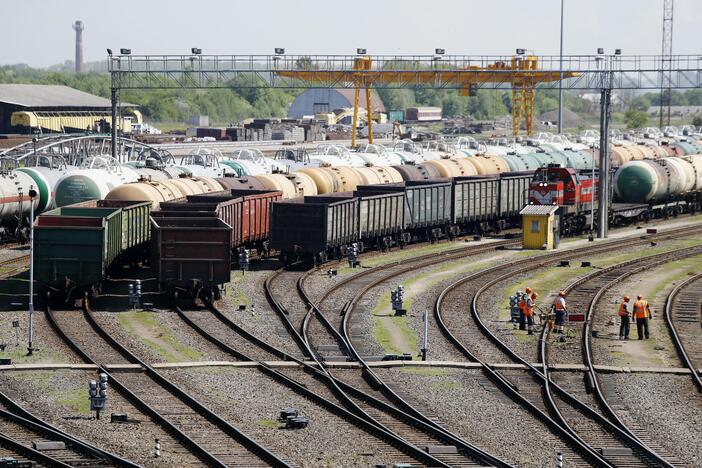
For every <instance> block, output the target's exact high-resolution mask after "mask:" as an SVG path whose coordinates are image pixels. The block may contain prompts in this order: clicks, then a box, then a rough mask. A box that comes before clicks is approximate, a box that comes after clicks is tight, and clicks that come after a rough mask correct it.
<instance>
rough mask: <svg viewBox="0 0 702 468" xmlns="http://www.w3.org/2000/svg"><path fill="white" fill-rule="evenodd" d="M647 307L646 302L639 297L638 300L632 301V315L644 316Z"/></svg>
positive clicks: (638, 317) (640, 317)
mask: <svg viewBox="0 0 702 468" xmlns="http://www.w3.org/2000/svg"><path fill="white" fill-rule="evenodd" d="M647 307H648V302H647V301H645V300H643V299H641V300H640V301H636V302H634V317H636V318H637V319H642V318H646V308H647Z"/></svg>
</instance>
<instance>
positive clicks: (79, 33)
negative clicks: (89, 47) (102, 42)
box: [73, 20, 85, 73]
mask: <svg viewBox="0 0 702 468" xmlns="http://www.w3.org/2000/svg"><path fill="white" fill-rule="evenodd" d="M73 29H75V30H76V73H82V72H83V29H85V27H84V26H83V22H82V21H81V20H77V21H76V22H75V23H73Z"/></svg>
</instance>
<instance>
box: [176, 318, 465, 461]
mask: <svg viewBox="0 0 702 468" xmlns="http://www.w3.org/2000/svg"><path fill="white" fill-rule="evenodd" d="M209 309H210V311H211V312H212V315H209V314H208V315H204V314H203V315H201V317H199V318H198V319H196V320H192V319H191V317H192V314H190V313H188V312H185V311H183V310H182V309H179V308H177V309H176V312H177V313H178V315H179V316H180V317H181V318H182V319H183V320H184V321H185V322H186V323H188V324H189V325H190V326H191V327H192V328H193V329H194V330H195V331H197V332H198V333H199V334H200V335H201V336H202V337H203V338H205V339H207V340H208V341H210V342H211V343H213V344H215V345H216V346H217V347H219V348H220V349H221V350H222V351H224V352H227V353H229V354H231V355H232V356H234V357H236V358H237V359H240V360H244V361H253V362H257V363H258V366H259V369H260V370H261V371H262V372H264V373H266V374H267V375H269V376H270V377H272V378H273V379H275V380H277V381H278V382H280V383H282V384H283V385H285V386H287V387H288V388H290V389H291V390H293V391H295V392H297V393H299V394H301V395H302V396H304V397H305V398H307V399H309V400H311V401H313V402H314V403H315V404H317V405H318V406H320V407H322V408H325V409H327V410H328V411H329V412H331V413H333V414H336V415H338V416H340V417H343V418H344V419H346V420H347V421H349V422H350V423H352V424H354V425H356V426H358V427H359V428H360V429H362V430H364V431H366V432H368V433H369V434H371V435H373V436H375V437H377V438H379V439H380V440H382V441H384V443H385V444H388V446H391V447H393V451H395V450H397V451H399V454H400V458H397V456H396V459H397V460H398V462H407V463H420V464H423V465H427V466H452V465H449V464H445V463H443V462H442V460H441V459H439V458H438V457H434V456H432V455H431V454H429V453H427V452H426V451H424V450H422V449H421V448H419V447H418V446H416V445H414V444H412V443H409V442H408V441H406V440H405V439H404V438H402V437H400V436H398V434H396V432H395V431H394V430H393V429H394V428H393V427H390V426H388V425H384V424H379V423H377V422H375V421H373V420H372V419H371V418H369V417H368V415H367V414H364V413H363V412H361V413H360V414H359V412H358V411H354V409H357V406H356V405H355V404H350V403H351V400H350V399H349V397H348V396H347V395H348V394H349V393H352V392H353V393H354V395H355V397H356V398H358V399H359V400H370V401H373V398H372V397H370V396H369V395H367V394H364V393H363V392H361V391H359V390H357V389H354V388H352V387H351V386H349V385H343V384H340V383H339V382H336V381H334V380H333V379H332V377H331V376H330V375H329V374H327V373H325V372H324V371H322V370H320V369H319V368H317V367H313V366H310V365H309V364H307V363H306V362H303V361H300V360H298V359H297V358H295V357H293V356H290V355H287V354H285V353H282V351H274V352H273V353H271V349H270V346H269V345H268V344H266V343H265V342H262V341H261V340H258V339H257V338H256V337H253V335H249V340H250V343H249V345H248V347H249V348H250V347H251V346H256V347H259V348H261V351H265V352H267V353H271V354H275V355H276V357H279V356H280V353H282V355H283V357H284V358H285V359H287V360H293V361H295V362H297V363H298V364H299V365H300V366H301V367H302V369H303V370H304V371H305V373H306V374H300V373H299V372H297V371H294V372H291V371H286V370H285V369H273V368H272V367H270V366H269V365H268V364H267V363H265V362H263V361H257V360H255V359H252V358H251V357H249V356H247V355H246V354H245V353H244V352H242V351H241V350H240V349H237V348H235V347H234V346H235V344H236V343H237V342H238V341H239V338H238V337H237V336H234V335H239V336H240V335H242V334H246V332H243V331H242V330H241V328H240V327H239V326H238V325H236V324H235V323H234V322H233V321H231V320H230V319H229V318H228V317H226V316H225V315H224V314H222V313H221V312H220V311H219V310H218V309H217V308H216V307H214V306H213V305H211V304H209ZM208 317H209V318H208ZM305 375H306V376H305ZM337 399H338V400H340V401H341V403H342V405H343V406H340V405H339V404H337V403H336V402H335V401H334V400H337ZM374 403H376V404H379V405H380V406H382V402H380V403H379V402H377V401H376V402H374ZM379 449H380V450H387V449H383V448H382V447H379ZM408 457H409V458H408ZM475 465H476V464H475V463H471V464H469V465H465V466H475ZM459 466H460V465H459Z"/></svg>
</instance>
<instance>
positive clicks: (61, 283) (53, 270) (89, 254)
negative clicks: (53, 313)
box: [34, 200, 151, 299]
mask: <svg viewBox="0 0 702 468" xmlns="http://www.w3.org/2000/svg"><path fill="white" fill-rule="evenodd" d="M150 211H151V203H150V202H132V201H107V200H101V201H96V200H93V201H87V202H83V203H79V204H76V205H70V206H64V207H62V208H57V209H55V210H51V211H48V212H46V213H44V214H42V215H40V216H39V217H38V218H37V220H36V222H35V250H34V262H35V277H36V280H37V282H38V283H39V284H40V285H42V286H45V287H48V288H49V290H52V291H54V292H55V293H59V295H61V296H65V298H66V299H68V298H70V297H71V293H72V292H73V291H74V290H78V291H81V292H82V291H87V292H91V293H93V292H95V291H98V290H99V289H100V288H99V286H100V282H101V281H102V280H103V279H104V278H105V277H106V276H107V274H108V272H109V269H110V267H111V266H112V265H113V264H114V263H115V262H116V261H117V260H118V259H119V261H130V262H132V261H143V260H145V259H146V258H147V255H146V254H147V252H148V248H147V247H148V244H149V240H150V234H151V230H150V227H149V213H150Z"/></svg>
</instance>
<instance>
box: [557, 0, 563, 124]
mask: <svg viewBox="0 0 702 468" xmlns="http://www.w3.org/2000/svg"><path fill="white" fill-rule="evenodd" d="M563 2H564V0H561V52H560V55H559V62H560V65H559V67H558V69H559V70H560V73H559V75H560V78H559V80H558V133H559V134H561V133H563Z"/></svg>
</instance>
